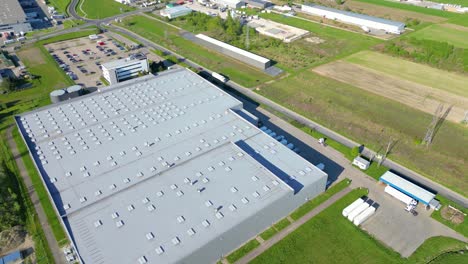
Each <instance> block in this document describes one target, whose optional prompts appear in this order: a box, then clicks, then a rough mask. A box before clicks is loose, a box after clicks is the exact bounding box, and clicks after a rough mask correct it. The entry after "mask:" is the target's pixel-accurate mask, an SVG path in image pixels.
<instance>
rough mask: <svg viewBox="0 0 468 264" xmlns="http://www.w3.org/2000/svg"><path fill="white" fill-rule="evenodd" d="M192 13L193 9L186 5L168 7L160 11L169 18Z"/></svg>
mask: <svg viewBox="0 0 468 264" xmlns="http://www.w3.org/2000/svg"><path fill="white" fill-rule="evenodd" d="M190 13H192V9H190V8H188V7H186V6H182V5H179V6H174V7H168V8H165V9H163V10H161V11H160V14H161V16H163V17H167V18H169V19H173V18H176V17H181V16H186V15H188V14H190Z"/></svg>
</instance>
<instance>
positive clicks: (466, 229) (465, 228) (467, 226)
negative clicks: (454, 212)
mask: <svg viewBox="0 0 468 264" xmlns="http://www.w3.org/2000/svg"><path fill="white" fill-rule="evenodd" d="M436 199H437V200H439V202H440V204H441V205H442V207H441V209H440V210H439V211H434V212H433V213H432V214H431V217H432V218H434V219H435V220H437V221H439V222H441V223H442V224H444V225H446V226H448V227H450V228H452V229H453V230H455V231H457V232H459V233H460V234H463V235H464V236H465V237H468V219H467V217H466V216H465V220H464V221H463V223H461V224H454V223H453V222H452V221H449V220H446V219H444V218H443V217H442V214H441V212H442V209H444V207H447V206H449V205H450V206H452V207H455V208H457V209H458V210H460V211H462V212H463V213H464V214H468V209H467V208H464V207H463V206H461V205H459V204H457V203H455V202H453V201H450V200H448V199H447V198H445V197H442V196H440V195H437V197H436Z"/></svg>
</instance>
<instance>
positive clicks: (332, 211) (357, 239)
mask: <svg viewBox="0 0 468 264" xmlns="http://www.w3.org/2000/svg"><path fill="white" fill-rule="evenodd" d="M366 194H367V190H365V189H356V190H353V191H352V192H351V193H349V194H347V195H346V196H344V197H343V198H341V199H340V200H338V201H337V202H336V203H334V204H333V205H332V206H330V207H328V208H327V209H325V210H324V211H322V212H321V213H319V214H318V215H317V216H315V217H313V218H312V219H310V220H309V221H307V222H306V223H305V224H303V225H302V226H300V227H299V228H298V229H296V230H295V231H294V232H292V233H291V234H289V235H288V236H286V237H285V238H284V239H283V240H281V241H280V242H278V243H276V244H275V245H273V246H272V247H271V248H269V249H268V250H266V251H265V252H264V253H263V254H261V255H260V256H258V257H257V258H255V259H254V260H253V261H252V262H250V263H252V264H260V263H262V264H263V263H268V264H271V263H347V264H351V263H359V264H362V263H387V264H391V263H427V262H428V260H431V259H433V258H434V257H437V256H438V255H440V254H441V253H442V252H446V251H452V250H457V249H462V248H464V243H463V242H460V241H457V240H455V239H451V238H445V237H436V238H431V239H429V240H427V241H426V242H425V243H424V244H423V245H422V246H421V247H420V248H419V249H418V250H417V251H416V252H415V253H414V254H413V256H411V257H410V258H408V259H402V258H401V257H400V256H399V255H398V253H396V252H394V251H392V250H391V249H389V248H387V247H385V246H384V245H383V244H381V243H380V242H379V241H377V240H375V239H373V238H372V237H371V236H369V235H368V234H367V233H365V232H364V231H362V230H360V229H359V228H357V227H356V226H354V225H353V224H352V223H351V222H349V221H348V220H347V219H346V218H344V217H343V216H342V215H341V211H342V210H343V208H344V207H346V206H347V205H348V204H350V203H351V202H352V201H354V200H355V199H357V198H358V197H361V196H363V195H366Z"/></svg>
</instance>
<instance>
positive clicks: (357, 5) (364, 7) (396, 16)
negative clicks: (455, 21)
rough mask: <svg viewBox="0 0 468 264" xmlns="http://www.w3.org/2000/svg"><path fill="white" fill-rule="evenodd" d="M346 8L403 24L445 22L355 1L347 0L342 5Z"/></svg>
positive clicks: (444, 19) (423, 15) (416, 13)
mask: <svg viewBox="0 0 468 264" xmlns="http://www.w3.org/2000/svg"><path fill="white" fill-rule="evenodd" d="M344 5H345V6H347V7H348V8H350V9H351V11H353V12H357V11H359V12H361V13H364V14H367V15H370V16H377V17H382V18H386V19H392V20H397V21H400V22H405V21H406V20H407V19H409V18H411V19H418V20H420V21H422V22H430V23H439V22H442V21H446V20H447V18H444V17H439V16H433V15H427V14H423V13H418V12H414V11H407V10H403V9H398V8H393V7H386V6H382V5H376V4H371V3H365V2H360V1H356V0H348V1H346V2H345V4H344Z"/></svg>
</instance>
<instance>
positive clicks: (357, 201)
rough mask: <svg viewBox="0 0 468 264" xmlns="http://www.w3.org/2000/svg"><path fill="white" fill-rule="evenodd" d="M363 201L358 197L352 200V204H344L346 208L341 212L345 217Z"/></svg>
mask: <svg viewBox="0 0 468 264" xmlns="http://www.w3.org/2000/svg"><path fill="white" fill-rule="evenodd" d="M363 203H364V200H363V199H362V198H359V199H357V200H356V201H354V202H353V203H352V204H350V205H348V206H346V208H345V209H343V212H342V214H343V216H344V217H347V216H348V215H349V213H351V211H353V210H354V209H356V207H358V206H359V205H361V204H363Z"/></svg>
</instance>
